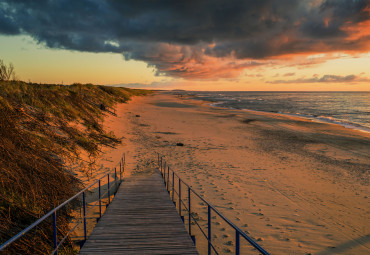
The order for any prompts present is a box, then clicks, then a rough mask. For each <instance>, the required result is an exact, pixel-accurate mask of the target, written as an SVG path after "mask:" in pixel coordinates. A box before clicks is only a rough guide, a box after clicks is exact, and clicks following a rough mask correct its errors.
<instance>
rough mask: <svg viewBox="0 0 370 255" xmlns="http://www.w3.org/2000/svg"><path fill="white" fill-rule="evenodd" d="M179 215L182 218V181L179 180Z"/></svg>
mask: <svg viewBox="0 0 370 255" xmlns="http://www.w3.org/2000/svg"><path fill="white" fill-rule="evenodd" d="M179 214H180V217H181V179H180V178H179Z"/></svg>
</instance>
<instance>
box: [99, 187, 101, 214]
mask: <svg viewBox="0 0 370 255" xmlns="http://www.w3.org/2000/svg"><path fill="white" fill-rule="evenodd" d="M100 218H101V182H100V180H99V220H100Z"/></svg>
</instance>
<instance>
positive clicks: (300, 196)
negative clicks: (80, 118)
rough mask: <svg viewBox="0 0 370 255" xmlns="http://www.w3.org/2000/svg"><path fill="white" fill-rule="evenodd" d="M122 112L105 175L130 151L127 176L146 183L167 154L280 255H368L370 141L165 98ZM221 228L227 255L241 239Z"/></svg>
mask: <svg viewBox="0 0 370 255" xmlns="http://www.w3.org/2000/svg"><path fill="white" fill-rule="evenodd" d="M117 111H118V117H114V116H107V117H106V120H105V127H106V128H107V129H108V130H112V131H114V133H115V134H116V135H117V136H118V137H122V138H123V143H122V145H119V146H117V147H116V148H107V149H105V150H104V153H103V155H102V157H101V158H100V160H99V162H98V165H100V166H101V169H105V168H106V167H112V166H114V165H115V164H116V163H117V162H118V161H119V159H120V157H121V154H122V152H123V151H125V152H126V159H127V168H126V169H127V172H126V174H128V175H130V174H142V172H143V171H144V170H145V169H147V168H148V166H154V165H155V162H156V157H157V154H156V153H160V154H161V155H165V157H166V160H167V161H168V162H169V164H170V165H171V167H172V169H174V170H175V171H177V172H178V173H179V174H181V176H183V177H184V179H185V180H186V181H187V182H188V183H189V184H190V185H191V186H192V187H193V188H194V189H195V190H197V191H198V192H199V193H200V194H202V195H203V196H204V197H205V198H206V199H207V200H208V201H209V202H211V203H212V204H213V205H215V206H216V207H217V208H218V209H219V210H220V211H221V212H222V213H223V214H224V215H226V216H227V217H228V218H229V219H230V220H231V221H232V222H234V223H235V224H236V225H238V226H239V227H240V228H241V229H243V230H245V231H246V232H247V233H248V234H249V235H250V236H251V237H253V238H254V239H255V240H258V243H260V244H261V245H262V246H263V247H264V248H265V249H266V250H268V251H269V252H271V253H272V254H310V253H311V254H369V253H370V223H369V222H370V221H369V215H370V214H369V209H370V206H369V195H370V188H369V169H370V156H369V155H370V134H368V133H364V132H360V131H356V130H351V129H346V128H344V127H342V126H339V125H334V124H326V123H319V122H313V121H310V120H305V119H302V118H296V117H290V116H284V115H279V114H273V113H261V112H254V111H242V110H230V109H221V108H216V107H210V106H209V105H208V104H207V103H206V102H201V101H194V100H190V99H186V98H176V97H175V96H171V95H166V94H160V93H158V94H156V95H153V96H147V97H135V98H133V100H132V101H130V102H129V103H128V104H120V105H118V106H117ZM178 142H181V143H183V144H184V146H176V143H178ZM215 221H216V222H215V224H216V225H215V227H214V229H215V231H216V232H215V235H216V237H220V238H222V240H223V247H222V252H223V253H225V254H226V253H229V252H230V251H232V248H231V247H232V244H233V242H234V238H233V235H232V234H230V233H229V232H228V230H227V229H225V227H224V223H223V222H221V221H220V222H218V221H217V219H216V220H215ZM223 232H225V233H223ZM228 245H229V246H230V249H227V246H228ZM225 247H226V248H225Z"/></svg>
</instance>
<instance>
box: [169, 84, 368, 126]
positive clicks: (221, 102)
mask: <svg viewBox="0 0 370 255" xmlns="http://www.w3.org/2000/svg"><path fill="white" fill-rule="evenodd" d="M172 93H173V94H182V95H186V96H189V97H190V98H191V99H195V100H205V101H208V102H209V103H210V104H211V105H212V106H215V107H223V108H230V109H240V110H244V109H246V110H254V111H262V112H274V113H280V114H287V115H293V116H300V117H303V118H308V119H311V120H316V121H320V122H328V123H335V124H339V125H342V126H345V127H347V128H353V129H358V130H361V131H364V132H370V92H245V91H211V92H210V91H173V92H172Z"/></svg>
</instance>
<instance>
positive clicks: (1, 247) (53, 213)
mask: <svg viewBox="0 0 370 255" xmlns="http://www.w3.org/2000/svg"><path fill="white" fill-rule="evenodd" d="M125 162H126V158H125V153H123V155H122V157H121V159H120V161H119V162H118V163H117V165H116V166H115V167H114V168H113V169H114V175H115V178H114V181H113V182H115V184H116V183H117V167H118V166H119V173H120V175H119V180H120V181H121V180H122V173H123V172H124V166H125ZM112 173H113V171H111V172H109V173H107V174H105V175H104V176H102V177H100V178H99V179H97V180H95V181H94V182H93V183H91V184H90V185H89V186H87V187H86V188H84V189H82V190H81V191H79V192H78V193H77V194H75V195H74V196H72V197H70V198H69V199H67V200H66V201H64V202H63V203H61V204H60V205H58V206H57V207H55V208H54V209H52V210H51V211H49V212H48V213H46V214H45V215H44V216H42V217H41V218H40V219H38V220H37V221H35V222H34V223H32V224H31V225H30V226H28V227H27V228H25V229H23V230H22V231H20V232H19V233H18V234H16V235H15V236H13V237H12V238H10V239H9V240H8V241H6V242H5V243H3V244H1V245H0V251H2V250H4V249H5V248H7V247H8V246H9V245H10V244H12V243H13V242H15V241H17V240H18V239H19V238H21V237H22V236H24V235H25V234H26V233H28V232H29V231H30V230H32V229H33V228H35V227H36V226H38V225H39V224H40V223H41V222H43V221H44V220H46V219H47V218H49V217H50V216H53V243H54V250H53V251H52V252H51V254H58V248H59V246H60V245H61V244H62V243H63V242H64V241H65V240H66V238H67V237H68V235H69V234H71V233H72V230H73V229H75V228H76V227H77V226H78V225H79V224H80V223H82V222H78V223H77V224H76V225H75V226H74V227H73V228H72V230H71V231H69V232H68V233H67V234H66V235H65V236H63V238H62V240H61V241H60V242H59V243H58V241H57V224H56V220H57V215H56V213H57V211H58V210H59V209H61V208H63V207H64V206H65V205H67V204H69V203H70V202H72V201H73V200H74V199H76V198H77V197H78V196H80V195H81V194H82V195H83V211H84V217H83V221H84V241H83V243H84V242H85V241H86V238H87V236H86V201H85V192H86V191H87V190H88V189H90V188H91V187H92V186H94V185H95V184H97V183H99V199H98V201H96V202H99V212H100V214H99V218H98V220H99V219H100V218H101V216H102V214H101V200H102V199H103V198H104V195H105V194H107V193H108V202H109V203H110V193H109V191H110V189H112V188H113V187H115V188H117V187H119V185H118V186H117V185H112V187H109V176H110V175H111V174H112ZM105 177H107V179H108V182H107V184H108V188H107V191H106V192H105V193H104V194H103V195H101V193H100V190H101V180H102V179H104V178H105ZM112 195H114V194H112ZM109 203H108V204H109ZM107 206H108V205H107ZM89 211H90V210H89ZM83 243H82V245H83Z"/></svg>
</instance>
